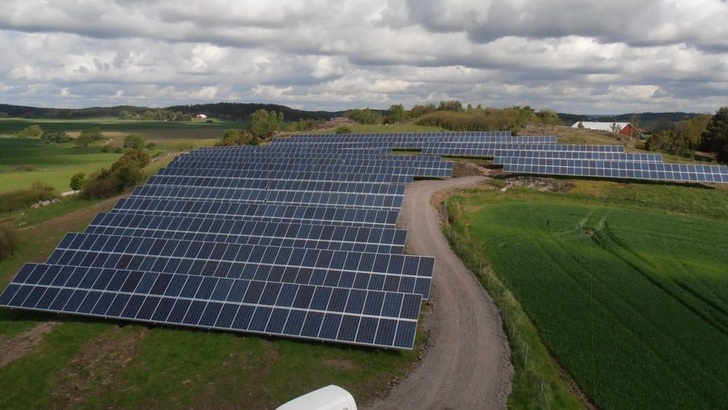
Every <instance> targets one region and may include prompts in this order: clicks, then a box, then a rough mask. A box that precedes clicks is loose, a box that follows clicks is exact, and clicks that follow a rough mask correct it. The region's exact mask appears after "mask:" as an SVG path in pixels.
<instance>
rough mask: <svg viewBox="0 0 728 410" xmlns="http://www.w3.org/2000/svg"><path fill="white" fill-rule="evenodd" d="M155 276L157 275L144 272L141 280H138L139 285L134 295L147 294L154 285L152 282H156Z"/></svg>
mask: <svg viewBox="0 0 728 410" xmlns="http://www.w3.org/2000/svg"><path fill="white" fill-rule="evenodd" d="M157 276H158V274H157V273H153V272H145V273H144V275H142V278H141V280H139V285H137V287H136V289H135V290H134V293H145V294H146V293H149V291H150V290H151V289H152V285H154V282H155V281H156V280H157Z"/></svg>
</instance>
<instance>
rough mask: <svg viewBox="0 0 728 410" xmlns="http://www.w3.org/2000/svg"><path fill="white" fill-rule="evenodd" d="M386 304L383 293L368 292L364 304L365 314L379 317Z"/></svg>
mask: <svg viewBox="0 0 728 410" xmlns="http://www.w3.org/2000/svg"><path fill="white" fill-rule="evenodd" d="M383 304H384V293H382V292H368V293H367V299H366V303H365V304H364V314H365V315H372V316H379V313H380V312H381V311H382V305H383Z"/></svg>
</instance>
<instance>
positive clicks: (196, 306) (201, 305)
mask: <svg viewBox="0 0 728 410" xmlns="http://www.w3.org/2000/svg"><path fill="white" fill-rule="evenodd" d="M206 305H207V302H203V301H200V300H194V301H192V303H191V304H190V307H189V309H187V313H186V314H185V317H184V319H182V323H185V324H188V325H196V324H197V323H198V322H199V321H200V317H201V316H202V312H204V310H205V306H206Z"/></svg>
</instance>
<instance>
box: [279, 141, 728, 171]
mask: <svg viewBox="0 0 728 410" xmlns="http://www.w3.org/2000/svg"><path fill="white" fill-rule="evenodd" d="M538 138H544V137H512V136H501V135H487V136H483V137H481V138H471V137H470V136H468V135H467V134H462V133H461V134H454V135H452V136H451V137H449V138H448V136H447V135H438V136H437V137H430V136H428V134H412V135H410V136H407V137H401V138H398V139H395V140H394V141H389V142H388V145H387V146H388V147H401V146H406V147H414V148H417V147H419V149H420V151H421V152H422V154H427V155H433V156H435V155H436V156H438V157H439V156H440V155H446V156H462V157H486V158H493V159H494V163H495V164H500V165H503V166H504V168H503V169H504V170H505V171H506V172H514V173H528V174H542V175H571V176H587V177H605V178H630V179H647V180H664V181H684V182H708V183H725V182H728V172H727V171H726V167H723V166H709V165H705V166H702V165H697V166H693V165H680V164H665V163H663V162H662V161H663V158H662V155H660V154H653V153H625V152H624V146H622V145H573V144H556V140H555V138H553V137H546V138H547V140H543V141H540V143H537V142H539V141H538ZM384 140H385V139H375V138H366V137H365V136H364V135H350V134H347V135H336V136H322V135H297V136H293V137H291V138H288V139H285V140H283V141H281V142H280V143H279V144H280V145H286V146H289V147H291V149H292V151H291V152H295V147H306V148H307V149H308V150H310V151H312V152H316V150H325V149H330V148H331V147H337V148H338V149H341V150H347V149H356V147H368V146H372V145H375V144H377V143H379V142H380V141H384ZM428 144H429V145H428ZM294 155H296V154H294ZM297 155H303V154H300V153H299V154H297ZM314 155H315V154H314ZM648 164H652V165H648Z"/></svg>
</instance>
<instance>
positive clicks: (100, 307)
mask: <svg viewBox="0 0 728 410" xmlns="http://www.w3.org/2000/svg"><path fill="white" fill-rule="evenodd" d="M115 297H116V294H114V293H109V292H104V294H102V295H101V297H100V298H99V301H98V302H96V306H94V308H93V310H91V314H93V315H99V316H103V315H105V314H106V311H107V310H109V306H111V303H112V302H113V301H114V298H115Z"/></svg>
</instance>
